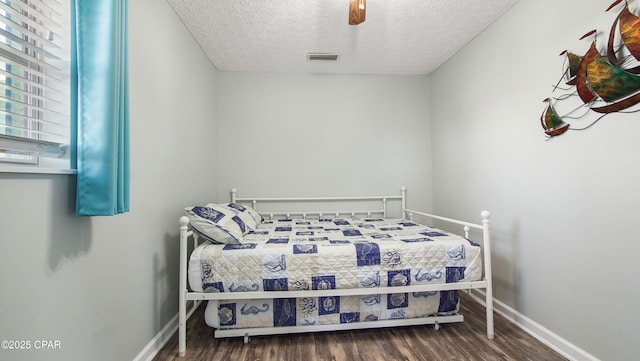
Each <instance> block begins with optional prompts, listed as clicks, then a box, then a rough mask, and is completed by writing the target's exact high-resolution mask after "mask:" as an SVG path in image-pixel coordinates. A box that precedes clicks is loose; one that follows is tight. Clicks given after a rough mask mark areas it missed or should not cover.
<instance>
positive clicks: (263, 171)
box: [218, 72, 431, 210]
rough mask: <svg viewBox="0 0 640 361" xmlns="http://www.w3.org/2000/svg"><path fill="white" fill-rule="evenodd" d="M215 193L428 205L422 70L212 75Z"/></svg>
mask: <svg viewBox="0 0 640 361" xmlns="http://www.w3.org/2000/svg"><path fill="white" fill-rule="evenodd" d="M218 79H219V85H220V90H219V96H218V103H219V107H218V119H219V127H220V133H219V134H220V138H219V141H218V144H219V147H220V148H219V149H220V150H219V151H220V163H219V166H220V176H219V180H220V183H219V185H220V188H219V194H218V195H219V198H220V199H226V198H227V197H228V194H229V190H230V189H231V188H233V187H235V188H237V189H238V192H239V195H240V196H242V195H245V196H255V195H263V196H264V195H268V196H326V195H372V194H373V195H399V194H400V188H401V187H402V186H405V187H407V189H408V196H409V205H411V206H413V207H418V206H419V207H421V208H422V209H426V210H430V209H431V146H430V142H429V139H430V138H429V135H430V133H431V125H430V121H429V108H430V103H429V98H430V94H429V81H428V77H427V76H378V75H332V74H268V73H230V72H220V74H219V78H218Z"/></svg>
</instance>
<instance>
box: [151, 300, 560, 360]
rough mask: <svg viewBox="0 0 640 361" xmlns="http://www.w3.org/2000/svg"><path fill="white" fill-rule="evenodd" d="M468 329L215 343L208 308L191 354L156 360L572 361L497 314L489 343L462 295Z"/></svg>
mask: <svg viewBox="0 0 640 361" xmlns="http://www.w3.org/2000/svg"><path fill="white" fill-rule="evenodd" d="M460 302H461V306H460V313H462V314H463V315H464V317H465V321H464V322H463V323H454V324H445V325H442V326H441V328H440V330H438V331H435V330H434V329H433V327H432V326H407V327H396V328H387V329H371V330H354V331H333V332H319V333H309V334H294V335H276V336H256V337H252V338H251V342H250V343H248V344H244V343H243V339H242V337H238V338H225V339H214V338H213V331H212V329H211V328H209V327H208V326H206V325H205V323H204V319H203V313H204V306H205V305H204V304H202V305H200V307H199V309H198V310H196V312H195V313H194V314H193V316H191V318H190V319H189V320H188V322H187V354H186V357H185V358H179V357H178V356H177V354H178V335H177V333H176V334H175V335H173V337H172V338H171V339H170V340H169V342H167V344H166V345H165V347H164V348H163V349H162V350H161V351H160V352H159V353H158V355H157V356H156V357H155V358H154V361H164V360H211V361H214V360H252V361H276V360H277V361H280V360H291V361H306V360H348V361H356V360H362V361H390V360H438V361H440V360H518V361H520V360H532V361H534V360H535V361H545V360H548V361H554V360H566V359H565V358H563V357H562V356H560V355H559V354H557V353H556V352H554V351H553V350H551V349H549V348H548V347H546V346H545V345H544V344H542V343H540V342H539V341H537V340H536V339H535V338H533V337H532V336H530V335H528V334H527V333H525V332H524V331H522V330H520V329H519V328H517V327H516V326H515V325H513V324H512V323H510V322H509V321H507V320H505V319H504V318H503V317H501V316H500V315H498V314H495V333H496V337H495V339H494V340H489V339H487V337H486V326H485V316H484V315H485V309H484V307H483V306H482V305H480V304H478V303H476V302H475V301H474V300H472V299H470V298H469V297H468V296H467V295H465V294H461V301H460Z"/></svg>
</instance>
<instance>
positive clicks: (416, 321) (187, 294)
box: [178, 187, 494, 357]
mask: <svg viewBox="0 0 640 361" xmlns="http://www.w3.org/2000/svg"><path fill="white" fill-rule="evenodd" d="M377 201H379V202H380V204H381V205H382V208H381V209H373V210H359V211H323V212H316V211H313V212H306V211H294V212H289V211H277V212H266V213H263V212H260V213H261V214H262V216H263V217H265V218H266V219H277V218H278V217H286V218H292V217H294V218H295V217H297V218H301V219H305V218H307V217H310V218H312V217H320V218H322V217H326V216H333V215H335V216H336V218H338V217H340V216H356V215H364V216H367V217H371V216H372V215H381V216H382V217H383V218H386V217H387V202H388V201H400V202H401V206H402V208H401V209H402V215H403V217H404V218H405V219H408V220H413V217H414V216H421V217H424V218H425V219H430V220H436V221H441V222H445V223H449V224H454V225H458V226H462V227H463V232H464V236H465V238H467V239H469V231H470V229H478V230H481V231H482V238H483V239H482V242H481V246H482V252H483V278H482V279H481V280H479V281H471V282H463V281H461V282H455V283H443V284H428V285H409V286H391V287H376V288H375V291H374V293H376V294H382V295H384V294H395V293H409V292H434V291H450V290H471V289H484V290H485V307H486V327H487V337H488V338H489V339H493V338H494V326H493V291H492V281H491V240H490V231H489V215H490V214H489V212H488V211H486V210H485V211H482V212H481V218H482V222H481V224H476V223H470V222H465V221H461V220H457V219H452V218H446V217H442V216H437V215H433V214H429V213H424V212H420V211H415V210H410V209H407V208H406V189H405V188H404V187H403V188H402V190H401V195H395V196H370V197H298V198H239V197H237V192H236V190H235V189H232V191H231V202H232V203H240V204H247V205H250V206H251V207H253V208H254V209H256V210H258V204H310V203H314V202H321V203H322V202H324V203H326V202H329V203H332V202H352V203H353V202H376V203H377ZM179 224H180V228H179V229H180V291H179V320H178V322H179V328H178V339H179V340H178V355H179V356H180V357H183V356H185V352H186V321H187V302H188V301H194V302H195V304H194V308H195V307H197V306H198V304H199V303H200V302H201V301H214V302H218V301H220V300H230V299H233V300H250V299H269V298H299V297H327V296H365V295H369V294H371V293H372V289H371V288H353V289H330V290H304V291H258V292H232V293H229V292H224V293H210V292H194V291H191V290H190V289H189V288H188V286H187V278H188V274H187V272H188V270H187V265H188V262H189V254H188V241H189V238H192V239H193V247H194V248H195V247H197V246H198V244H199V237H198V234H197V233H195V232H194V231H193V230H191V229H190V228H189V219H188V218H187V217H186V216H182V217H180V219H179ZM462 321H464V317H463V315H460V314H454V315H444V316H443V315H434V316H428V317H420V318H408V319H393V320H379V321H372V322H360V323H342V324H333V325H305V326H290V327H260V328H240V329H216V330H215V332H214V337H216V338H219V337H244V342H245V343H247V342H248V341H249V337H250V336H258V335H272V334H289V333H303V332H318V331H335V330H347V329H349V330H350V329H366V328H381V327H394V326H411V325H429V324H431V325H433V327H434V329H436V330H438V329H439V325H440V324H443V323H452V322H462Z"/></svg>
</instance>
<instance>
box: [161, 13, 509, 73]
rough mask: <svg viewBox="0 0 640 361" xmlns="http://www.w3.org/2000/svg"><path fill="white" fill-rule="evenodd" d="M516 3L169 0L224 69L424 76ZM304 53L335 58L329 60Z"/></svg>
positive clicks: (219, 66)
mask: <svg viewBox="0 0 640 361" xmlns="http://www.w3.org/2000/svg"><path fill="white" fill-rule="evenodd" d="M517 1H518V0H368V1H367V14H366V21H365V22H364V23H362V24H360V25H357V26H354V25H349V24H348V9H349V0H168V2H169V4H170V5H171V6H172V7H173V9H174V10H175V12H176V13H177V14H178V16H179V17H180V19H181V20H182V21H183V22H184V24H185V25H186V27H187V28H188V29H189V31H190V32H191V33H192V34H193V37H194V38H195V39H196V41H197V42H198V43H199V44H200V46H201V47H202V49H203V50H204V51H205V53H206V54H207V56H208V57H209V58H210V59H211V61H212V63H213V64H215V66H216V67H217V68H218V69H219V70H222V71H260V72H305V73H369V74H372V73H373V74H428V73H431V72H432V71H433V70H435V69H436V68H437V67H438V66H440V65H441V64H442V63H444V62H445V61H446V60H447V59H448V58H449V57H451V56H452V55H453V54H455V53H456V52H457V51H458V50H459V49H461V48H462V47H464V45H465V44H467V43H468V42H469V41H471V40H472V39H473V38H474V37H475V36H476V35H478V34H479V33H480V32H481V31H482V30H483V29H485V28H486V27H487V26H488V25H490V24H491V23H492V22H494V21H495V20H496V19H497V18H498V17H499V16H500V15H502V14H503V13H504V12H506V11H507V10H508V9H509V8H510V7H511V6H512V5H513V4H515V3H516V2H517ZM308 53H337V54H339V58H338V60H337V61H335V62H326V61H325V62H320V61H309V60H308V59H307V54H308Z"/></svg>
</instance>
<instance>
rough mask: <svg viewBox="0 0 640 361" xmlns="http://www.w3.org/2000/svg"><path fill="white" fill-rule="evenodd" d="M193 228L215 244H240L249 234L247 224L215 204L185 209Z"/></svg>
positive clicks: (228, 210) (226, 209)
mask: <svg viewBox="0 0 640 361" xmlns="http://www.w3.org/2000/svg"><path fill="white" fill-rule="evenodd" d="M185 211H186V213H187V217H189V223H190V224H191V227H192V228H193V229H194V230H195V231H196V232H198V234H200V235H201V236H202V237H204V238H205V239H207V240H209V241H211V242H214V243H224V244H240V242H241V241H242V236H243V235H244V234H245V233H246V232H247V227H246V225H245V223H244V222H243V221H242V219H240V217H238V216H237V215H236V214H235V213H234V212H232V211H231V210H230V209H229V208H226V207H220V206H217V205H215V204H207V205H206V206H204V207H202V206H196V207H187V208H185Z"/></svg>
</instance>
